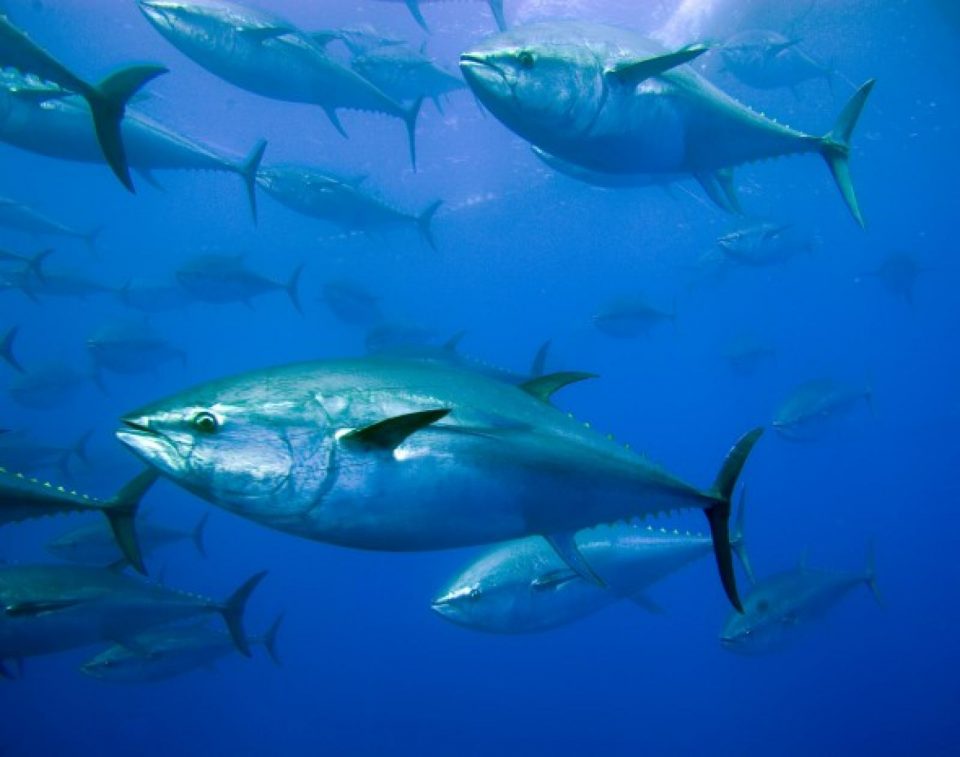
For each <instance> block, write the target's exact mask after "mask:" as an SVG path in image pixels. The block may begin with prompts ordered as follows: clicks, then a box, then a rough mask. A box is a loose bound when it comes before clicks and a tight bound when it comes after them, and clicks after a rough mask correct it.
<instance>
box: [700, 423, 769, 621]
mask: <svg viewBox="0 0 960 757" xmlns="http://www.w3.org/2000/svg"><path fill="white" fill-rule="evenodd" d="M762 434H763V428H755V429H753V430H752V431H748V432H747V433H746V434H744V435H743V436H741V437H740V439H739V440H737V443H736V444H735V445H734V446H733V449H731V450H730V452H729V453H728V454H727V457H726V459H725V460H724V461H723V467H721V468H720V472H719V473H718V474H717V478H716V480H715V481H714V483H713V488H712V489H711V490H710V491H709V496H710V498H711V499H712V500H713V504H712V505H710V506H709V507H707V508H706V509H705V510H704V512H705V514H706V516H707V521H708V522H709V524H710V536H711V538H712V539H713V553H714V556H715V557H716V559H717V568H718V569H719V571H720V581H721V583H722V584H723V590H724V591H725V592H726V594H727V598H728V599H729V600H730V603H731V604H732V605H733V606H734V608H735V609H736V610H737V612H739V613H743V605H742V604H741V603H740V596H739V594H738V593H737V577H736V574H735V573H734V570H733V548H732V546H731V544H730V510H731V498H732V497H733V490H734V488H735V487H736V485H737V480H738V479H739V478H740V473H741V471H743V466H744V464H745V463H746V462H747V458H748V457H749V456H750V452H751V450H753V447H754V445H755V444H756V443H757V441H758V440H759V439H760V437H761V435H762Z"/></svg>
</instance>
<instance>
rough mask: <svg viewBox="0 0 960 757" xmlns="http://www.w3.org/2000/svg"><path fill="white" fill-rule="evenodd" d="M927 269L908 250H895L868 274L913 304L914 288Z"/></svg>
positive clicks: (891, 292) (891, 291)
mask: <svg viewBox="0 0 960 757" xmlns="http://www.w3.org/2000/svg"><path fill="white" fill-rule="evenodd" d="M926 270H927V269H925V268H923V267H922V266H921V265H920V264H919V263H918V262H917V259H916V258H915V257H914V256H913V255H911V254H909V253H906V252H894V253H892V254H890V255H888V256H887V257H886V258H885V259H884V261H883V262H882V263H881V264H880V265H879V266H878V267H877V268H875V269H874V270H873V271H870V272H869V273H868V274H866V275H867V276H869V277H872V278H876V279H877V280H878V281H879V282H880V284H881V285H882V286H883V288H884V289H886V290H887V291H888V292H889V293H890V294H892V295H893V296H894V297H902V298H903V299H904V300H905V301H906V302H907V304H908V305H912V304H913V288H914V286H915V285H916V283H917V279H918V278H919V276H920V274H921V273H924V272H925V271H926Z"/></svg>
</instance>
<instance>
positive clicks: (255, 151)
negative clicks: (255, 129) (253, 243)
mask: <svg viewBox="0 0 960 757" xmlns="http://www.w3.org/2000/svg"><path fill="white" fill-rule="evenodd" d="M266 149H267V140H265V139H261V140H259V141H258V142H257V143H256V144H255V145H254V146H253V148H252V149H251V150H250V152H249V153H247V156H246V157H245V158H244V159H243V160H241V161H240V162H239V163H237V164H236V166H235V170H236V172H237V174H238V175H239V176H240V178H241V179H243V185H244V186H245V187H246V189H247V199H248V200H249V202H250V214H251V215H252V216H253V222H254V224H256V222H257V173H258V172H259V171H260V162H261V161H262V160H263V153H264V152H265V151H266Z"/></svg>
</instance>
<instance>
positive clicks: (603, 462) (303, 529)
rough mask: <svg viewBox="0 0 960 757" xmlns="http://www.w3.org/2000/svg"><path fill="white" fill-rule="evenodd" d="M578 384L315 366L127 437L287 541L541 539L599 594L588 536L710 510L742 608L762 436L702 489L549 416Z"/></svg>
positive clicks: (400, 363) (148, 413) (412, 543)
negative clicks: (738, 560)
mask: <svg viewBox="0 0 960 757" xmlns="http://www.w3.org/2000/svg"><path fill="white" fill-rule="evenodd" d="M581 378H584V376H583V375H582V374H551V375H546V376H541V377H539V378H537V379H534V380H532V381H529V382H527V383H525V384H522V385H520V386H513V385H510V384H507V383H505V382H502V381H498V380H496V379H491V378H489V377H486V376H483V375H481V374H478V373H474V372H470V371H464V370H459V369H454V368H449V367H446V366H437V365H434V364H430V363H425V362H420V361H413V360H408V361H404V360H389V359H378V358H369V357H368V358H358V359H352V360H350V359H346V360H331V361H321V362H316V363H303V364H296V365H291V366H283V367H277V368H272V369H267V370H261V371H255V372H252V373H247V374H243V375H240V376H235V377H232V378H226V379H223V380H220V381H215V382H212V383H209V384H205V385H201V386H198V387H196V388H193V389H190V390H188V391H185V392H183V393H182V394H179V395H177V396H174V397H170V398H168V399H165V400H161V401H158V402H155V403H153V404H151V405H148V406H146V407H143V408H141V409H140V410H137V411H134V412H132V413H129V414H128V415H126V416H125V417H124V418H123V427H122V428H121V429H119V430H118V431H117V438H118V439H119V440H120V441H121V442H123V443H124V444H125V445H127V447H129V448H130V449H131V450H132V451H133V452H135V453H136V454H137V455H138V456H139V457H141V458H142V459H143V460H145V461H146V462H147V463H148V464H150V465H153V466H155V467H157V468H158V469H159V470H160V471H161V473H163V474H164V475H165V476H167V477H169V478H170V479H172V480H173V481H175V482H177V483H178V484H180V485H181V486H183V487H184V488H186V489H187V490H189V491H191V492H193V493H194V494H196V495H198V496H200V497H202V498H204V499H206V500H207V501H209V502H211V503H213V504H215V505H218V506H220V507H223V508H225V509H227V510H231V511H233V512H236V513H238V514H240V515H242V516H244V517H246V518H249V519H251V520H253V521H256V522H258V523H261V524H263V525H267V526H270V527H273V528H276V529H279V530H281V531H286V532H288V533H292V534H296V535H299V536H303V537H306V538H310V539H315V540H318V541H324V542H329V543H334V544H339V545H343V546H349V547H356V548H362V549H379V550H390V551H409V550H433V549H444V548H449V547H458V546H467V545H472V544H483V543H489V542H494V541H503V540H506V539H511V538H518V537H523V536H530V535H534V534H540V535H543V536H545V537H547V538H548V539H549V541H550V543H551V545H552V546H553V547H554V548H555V549H556V550H557V553H558V554H560V555H561V557H562V558H563V559H564V561H565V562H566V563H567V564H568V565H569V567H571V568H572V569H573V570H575V571H576V572H577V573H578V574H580V575H584V576H586V577H589V578H590V580H592V581H596V582H598V583H602V580H601V579H599V578H598V577H597V576H596V574H595V573H594V572H593V571H592V570H591V569H590V567H589V565H587V564H586V563H585V561H584V560H583V558H582V556H581V555H580V553H579V551H578V549H577V546H576V541H575V539H574V534H575V532H576V531H578V530H580V529H582V528H585V527H587V526H592V525H596V524H599V523H606V522H612V521H616V520H618V519H622V518H630V517H634V516H643V515H645V514H650V513H653V512H658V511H666V510H674V509H690V508H694V509H701V510H702V511H703V512H704V513H705V514H706V515H707V518H708V521H709V523H710V526H711V532H712V536H713V541H714V545H715V552H716V558H717V561H718V565H719V568H720V573H721V577H722V579H723V584H724V587H725V589H726V591H727V594H728V596H729V598H730V600H731V602H732V603H733V604H734V605H735V606H737V605H738V599H737V593H736V583H735V577H734V573H733V562H732V557H731V551H730V544H729V531H728V519H729V515H730V497H731V493H732V492H733V489H734V487H735V485H736V482H737V479H738V477H739V475H740V471H741V469H742V467H743V465H744V463H745V462H746V459H747V456H748V454H749V452H750V451H751V450H752V448H753V446H754V445H755V443H756V442H757V440H758V439H759V437H760V434H761V432H762V430H761V429H755V430H753V431H751V432H749V433H748V434H746V435H745V436H744V437H742V438H741V439H740V441H738V442H737V444H736V445H735V446H734V448H733V449H732V450H731V452H730V454H729V455H728V457H727V459H726V461H725V463H724V465H723V467H722V468H721V470H720V473H719V474H718V476H717V478H716V480H715V481H714V483H713V485H712V486H710V487H709V488H706V489H701V488H698V487H695V486H692V485H690V484H688V483H686V482H684V481H682V480H680V479H679V478H676V477H675V476H672V475H670V474H669V473H667V472H666V471H665V470H663V469H662V468H660V467H658V466H656V465H654V464H653V463H651V462H649V461H647V460H646V459H644V458H643V457H640V456H638V455H636V454H635V453H633V452H630V451H629V450H628V449H625V448H624V447H622V446H620V445H619V444H616V443H615V442H613V441H612V440H610V439H607V438H604V437H603V436H601V435H599V434H597V433H596V432H594V431H591V430H590V429H589V428H588V427H586V426H584V425H583V424H582V423H579V422H578V421H576V420H574V419H573V418H571V417H569V416H568V415H566V414H565V413H563V412H561V411H559V410H557V409H556V408H555V407H553V406H552V405H551V404H550V403H549V401H548V400H549V397H550V395H551V394H552V393H553V392H554V391H556V390H557V389H558V388H560V387H562V386H564V385H566V384H569V383H571V382H573V381H577V380H579V379H581Z"/></svg>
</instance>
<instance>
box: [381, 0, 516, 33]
mask: <svg viewBox="0 0 960 757" xmlns="http://www.w3.org/2000/svg"><path fill="white" fill-rule="evenodd" d="M383 1H385V2H394V3H403V4H404V5H406V6H407V10H409V11H410V15H411V16H413V19H414V21H416V22H417V23H418V24H419V25H420V27H421V28H422V29H423V30H424V31H425V32H429V31H430V27H428V26H427V21H426V19H425V18H424V17H423V13H422V12H421V11H420V3H425V2H436V1H437V0H383ZM486 1H487V5H489V6H490V13H492V14H493V20H494V21H495V22H496V24H497V28H498V29H500V31H503V30H504V29H506V28H507V21H506V18H504V15H503V0H486Z"/></svg>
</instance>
